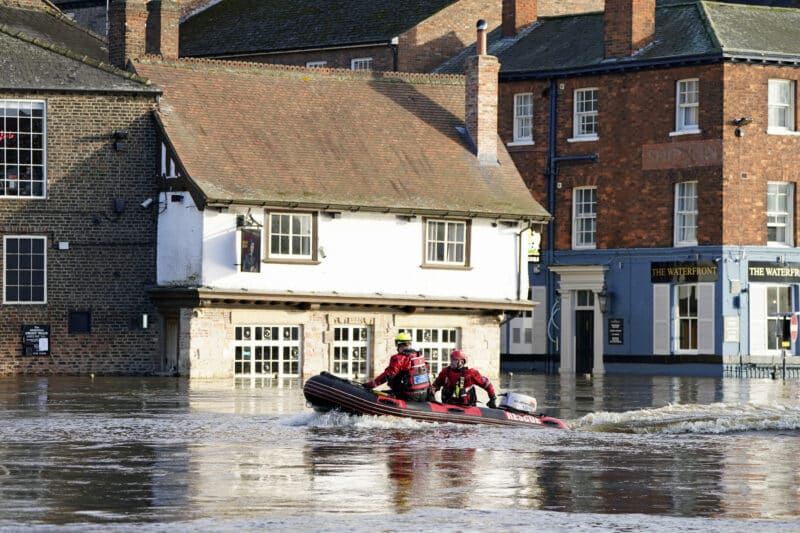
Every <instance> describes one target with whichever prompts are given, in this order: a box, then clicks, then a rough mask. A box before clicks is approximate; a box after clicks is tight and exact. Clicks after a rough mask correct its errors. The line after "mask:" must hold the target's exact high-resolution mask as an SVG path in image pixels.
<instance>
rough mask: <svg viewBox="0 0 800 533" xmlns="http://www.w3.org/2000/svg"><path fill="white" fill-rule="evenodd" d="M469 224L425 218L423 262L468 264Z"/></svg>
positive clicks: (454, 264)
mask: <svg viewBox="0 0 800 533" xmlns="http://www.w3.org/2000/svg"><path fill="white" fill-rule="evenodd" d="M468 237H469V224H468V223H467V222H465V221H456V220H435V219H428V220H426V230H425V263H426V264H428V265H434V266H437V265H450V266H467V265H468V257H467V250H468Z"/></svg>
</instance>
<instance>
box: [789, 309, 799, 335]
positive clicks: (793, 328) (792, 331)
mask: <svg viewBox="0 0 800 533" xmlns="http://www.w3.org/2000/svg"><path fill="white" fill-rule="evenodd" d="M789 335H791V336H792V342H795V341H796V340H797V315H795V314H793V315H792V318H791V320H790V321H789Z"/></svg>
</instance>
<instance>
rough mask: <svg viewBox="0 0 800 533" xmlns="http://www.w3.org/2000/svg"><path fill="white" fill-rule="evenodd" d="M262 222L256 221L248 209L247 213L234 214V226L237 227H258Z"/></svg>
mask: <svg viewBox="0 0 800 533" xmlns="http://www.w3.org/2000/svg"><path fill="white" fill-rule="evenodd" d="M261 226H262V224H260V223H259V222H258V220H256V219H255V218H253V215H252V214H251V213H250V210H249V209H248V210H247V213H246V214H244V215H236V227H237V228H253V229H256V228H260V227H261Z"/></svg>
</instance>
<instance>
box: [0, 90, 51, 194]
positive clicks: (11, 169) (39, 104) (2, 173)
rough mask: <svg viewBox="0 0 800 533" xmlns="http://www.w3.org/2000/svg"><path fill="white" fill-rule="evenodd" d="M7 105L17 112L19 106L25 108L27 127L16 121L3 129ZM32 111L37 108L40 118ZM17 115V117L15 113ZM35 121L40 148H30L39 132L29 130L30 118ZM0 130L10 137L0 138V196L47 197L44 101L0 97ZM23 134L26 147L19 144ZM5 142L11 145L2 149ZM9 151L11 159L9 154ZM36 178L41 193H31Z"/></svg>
mask: <svg viewBox="0 0 800 533" xmlns="http://www.w3.org/2000/svg"><path fill="white" fill-rule="evenodd" d="M9 108H10V109H16V110H17V113H19V110H20V109H24V110H26V111H28V112H29V116H30V120H31V126H30V128H29V129H23V128H22V127H21V124H20V122H19V120H18V121H17V129H16V130H14V131H6V130H5V129H4V128H5V127H6V122H5V117H6V115H7V113H6V110H7V109H9ZM34 110H37V111H41V119H39V117H34V116H33V112H34ZM17 117H18V118H19V115H17ZM35 120H41V122H42V132H41V148H40V149H35V148H34V147H33V142H34V140H35V136H36V135H39V134H38V133H35V132H34V131H33V121H35ZM37 131H38V130H37ZM0 133H1V134H2V136H3V138H5V136H6V135H11V136H13V137H9V140H8V141H6V140H0V152H2V153H3V156H4V157H3V163H0V198H3V199H27V200H30V199H45V198H47V102H46V101H45V100H15V99H0ZM26 133H27V134H28V135H29V136H30V139H29V140H30V146H27V147H25V146H21V145H20V141H21V140H22V135H25V134H26ZM7 142H9V143H10V144H11V145H10V146H8V147H7V148H6V146H7V144H6V143H7ZM26 148H27V149H26ZM12 153H13V155H14V157H13V158H12V157H11V154H12ZM37 156H38V158H37ZM12 159H16V161H12ZM23 159H26V161H23ZM37 159H38V162H37ZM21 168H27V172H26V173H25V174H24V176H27V177H28V179H23V173H22V172H20V170H21ZM38 172H41V179H37V176H36V174H37V173H38ZM12 177H13V178H12ZM7 178H8V179H7ZM40 181H41V194H34V189H35V188H36V185H38V184H39V182H40ZM25 188H28V189H29V191H30V192H29V193H27V194H22V192H23V189H25Z"/></svg>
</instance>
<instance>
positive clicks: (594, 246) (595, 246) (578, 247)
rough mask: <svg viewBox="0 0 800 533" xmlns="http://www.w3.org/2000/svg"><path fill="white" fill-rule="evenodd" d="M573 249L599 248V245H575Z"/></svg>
mask: <svg viewBox="0 0 800 533" xmlns="http://www.w3.org/2000/svg"><path fill="white" fill-rule="evenodd" d="M572 249H573V250H597V245H592V246H573V247H572Z"/></svg>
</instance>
